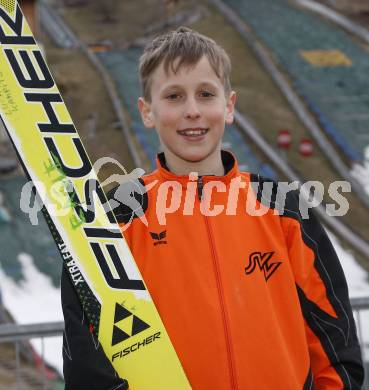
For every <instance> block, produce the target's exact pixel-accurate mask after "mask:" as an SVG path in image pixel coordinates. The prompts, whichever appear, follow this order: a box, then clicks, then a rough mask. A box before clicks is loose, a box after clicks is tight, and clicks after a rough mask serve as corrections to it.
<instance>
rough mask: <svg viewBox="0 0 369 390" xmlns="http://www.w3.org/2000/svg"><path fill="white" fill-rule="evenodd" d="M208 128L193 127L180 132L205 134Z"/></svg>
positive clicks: (182, 133) (184, 133)
mask: <svg viewBox="0 0 369 390" xmlns="http://www.w3.org/2000/svg"><path fill="white" fill-rule="evenodd" d="M206 132H207V129H193V130H182V131H180V132H179V134H181V135H204V134H205V133H206Z"/></svg>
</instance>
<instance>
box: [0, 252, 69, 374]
mask: <svg viewBox="0 0 369 390" xmlns="http://www.w3.org/2000/svg"><path fill="white" fill-rule="evenodd" d="M18 260H19V262H20V263H21V265H22V272H23V277H24V279H23V280H22V281H20V282H19V283H16V282H15V281H14V280H13V279H11V278H10V277H9V276H7V275H6V274H5V273H4V271H3V270H2V269H1V268H0V281H1V282H0V287H1V292H2V298H3V304H4V306H5V307H6V308H7V309H8V310H9V312H10V313H11V315H12V316H13V318H14V320H15V321H16V322H17V323H18V324H33V323H42V322H54V321H63V320H64V319H63V312H62V308H61V302H60V289H59V288H56V287H55V286H53V284H52V281H51V278H49V277H48V276H46V275H45V274H43V273H41V272H40V271H39V270H38V269H37V268H36V267H35V265H34V263H33V258H32V256H30V255H28V254H26V253H21V254H19V255H18ZM31 344H32V345H33V347H34V348H35V349H36V351H37V352H38V353H39V354H40V355H41V352H42V345H41V340H40V339H32V340H31ZM62 344H63V338H62V336H57V337H47V338H45V339H44V352H45V359H46V361H47V362H48V363H49V364H51V365H52V366H53V367H55V368H56V369H57V370H58V371H59V372H60V373H61V374H62V372H63V360H62Z"/></svg>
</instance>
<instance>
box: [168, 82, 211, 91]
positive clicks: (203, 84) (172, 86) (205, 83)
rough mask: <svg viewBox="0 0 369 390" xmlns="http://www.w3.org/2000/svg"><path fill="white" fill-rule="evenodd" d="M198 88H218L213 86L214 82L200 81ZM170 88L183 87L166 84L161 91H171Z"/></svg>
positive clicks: (181, 86)
mask: <svg viewBox="0 0 369 390" xmlns="http://www.w3.org/2000/svg"><path fill="white" fill-rule="evenodd" d="M198 86H199V87H212V88H218V85H217V84H215V83H214V82H212V81H202V82H201V83H200V84H199V85H198ZM171 88H173V89H174V88H183V85H181V84H168V85H165V86H164V88H163V89H162V90H163V91H164V90H167V89H171Z"/></svg>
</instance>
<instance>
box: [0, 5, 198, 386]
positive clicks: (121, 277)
mask: <svg viewBox="0 0 369 390" xmlns="http://www.w3.org/2000/svg"><path fill="white" fill-rule="evenodd" d="M0 117H1V121H2V123H3V125H4V127H5V129H6V131H7V132H8V134H9V136H10V138H11V140H12V143H13V144H14V146H15V148H16V151H17V153H18V156H19V159H20V161H21V163H22V165H23V167H24V169H25V171H26V173H27V175H28V176H29V178H30V179H31V180H32V182H33V184H34V186H35V187H36V189H37V191H38V193H39V195H40V197H41V198H42V201H43V204H44V207H43V212H44V215H45V217H46V220H47V222H48V225H49V227H50V230H51V233H52V234H53V237H54V239H55V241H56V244H57V245H58V248H59V251H60V254H61V256H62V258H63V261H64V262H65V264H66V266H67V267H68V270H69V274H70V277H71V280H72V282H73V284H74V286H75V289H76V291H77V293H78V296H79V298H80V301H81V304H82V306H83V308H84V311H85V313H86V315H87V317H88V320H89V322H90V324H91V331H93V332H95V334H96V336H97V337H98V339H99V341H100V343H101V345H102V347H103V349H104V352H105V354H106V356H107V358H108V359H109V360H110V361H111V363H112V365H113V367H114V368H115V370H116V371H117V373H118V375H119V376H120V377H122V378H124V379H127V380H128V382H129V384H130V389H132V390H146V389H147V390H152V389H160V390H182V389H183V390H185V389H191V386H190V385H189V383H188V380H187V378H186V376H185V374H184V371H183V369H182V367H181V364H180V362H179V359H178V357H177V355H176V352H175V350H174V348H173V346H172V344H171V341H170V339H169V337H168V334H167V332H166V330H165V328H164V325H163V323H162V321H161V319H160V317H159V314H158V312H157V310H156V308H155V305H154V303H153V301H152V299H151V297H150V294H149V292H148V290H147V288H146V286H145V284H144V282H143V280H142V277H141V275H140V272H139V270H138V268H137V266H136V263H135V261H134V259H133V257H132V254H131V252H130V250H129V248H128V246H127V244H126V242H125V240H124V238H123V237H122V235H121V232H120V229H119V226H118V224H117V222H116V219H115V217H114V214H113V212H112V211H111V209H110V208H107V207H106V204H107V201H106V197H105V195H104V193H103V191H102V189H101V187H100V184H99V182H98V179H97V176H96V174H95V173H94V172H93V170H92V165H91V162H90V160H89V158H88V156H87V154H86V151H85V149H84V147H83V145H82V142H81V139H80V138H79V136H78V133H77V131H76V129H75V126H74V125H73V122H72V120H71V118H70V116H69V114H68V111H67V109H66V107H65V104H64V102H63V100H62V98H61V96H60V93H59V91H58V88H57V86H56V85H55V82H54V80H53V78H52V76H51V74H50V72H49V70H48V67H47V65H46V62H45V60H44V59H43V56H42V54H41V51H40V49H39V48H38V46H37V44H36V42H35V40H34V38H33V36H32V32H31V31H30V28H29V26H28V24H27V23H26V21H25V19H24V16H23V14H22V12H21V9H20V7H19V5H18V3H17V2H16V1H15V0H0ZM86 204H90V207H86V206H85V205H86Z"/></svg>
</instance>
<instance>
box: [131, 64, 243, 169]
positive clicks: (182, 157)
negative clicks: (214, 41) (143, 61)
mask: <svg viewBox="0 0 369 390" xmlns="http://www.w3.org/2000/svg"><path fill="white" fill-rule="evenodd" d="M151 81H152V82H151V103H149V102H147V101H145V100H144V99H143V98H139V100H138V107H139V110H140V112H141V115H142V119H143V122H144V124H145V126H146V127H148V128H156V130H157V132H158V135H159V137H160V140H161V143H162V146H163V149H164V153H165V156H166V158H167V162H168V165H169V166H170V159H171V158H172V159H175V160H176V162H177V163H178V161H179V162H181V161H182V162H183V163H184V164H186V163H188V162H190V163H201V162H203V161H215V160H214V158H219V159H220V153H219V151H220V144H221V140H222V136H223V133H224V126H225V123H227V124H230V123H232V122H233V110H234V104H235V101H236V94H235V92H234V91H232V92H231V93H230V94H229V96H225V91H224V87H223V84H222V82H221V80H220V79H219V78H218V76H217V75H216V73H215V72H214V70H213V69H212V67H211V65H210V64H209V61H208V59H207V57H206V56H203V57H202V58H201V59H200V60H199V62H198V63H197V64H196V65H195V66H194V67H185V66H182V67H181V68H180V69H179V70H178V71H177V73H176V74H174V73H173V72H172V71H171V70H170V69H169V74H168V75H166V74H165V71H164V67H163V64H161V65H160V66H159V67H158V68H157V69H156V70H155V71H154V73H153V75H152V78H151ZM217 155H218V156H217ZM168 159H169V160H168ZM177 165H178V164H177Z"/></svg>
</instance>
